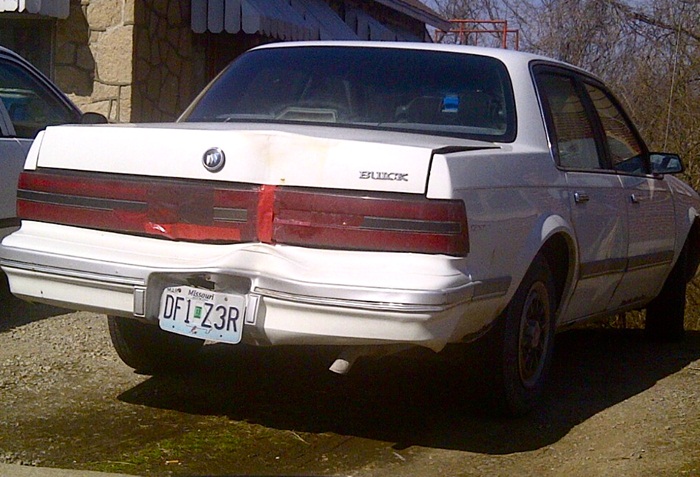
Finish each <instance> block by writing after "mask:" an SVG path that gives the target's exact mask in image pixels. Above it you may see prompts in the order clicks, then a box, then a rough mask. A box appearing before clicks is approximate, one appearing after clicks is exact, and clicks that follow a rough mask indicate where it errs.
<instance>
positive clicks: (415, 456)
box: [0, 300, 700, 477]
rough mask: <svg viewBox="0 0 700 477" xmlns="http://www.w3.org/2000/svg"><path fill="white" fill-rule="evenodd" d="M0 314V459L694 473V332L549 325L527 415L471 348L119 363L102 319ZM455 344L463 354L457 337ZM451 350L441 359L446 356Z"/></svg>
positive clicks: (361, 470)
mask: <svg viewBox="0 0 700 477" xmlns="http://www.w3.org/2000/svg"><path fill="white" fill-rule="evenodd" d="M2 310H3V311H2V312H0V396H1V397H0V402H1V403H2V411H1V412H0V463H22V464H26V465H41V466H49V467H61V468H67V469H92V470H109V471H114V472H121V473H126V474H133V475H143V476H146V475H148V476H150V475H153V476H169V475H217V474H219V475H221V474H229V475H230V474H257V475H261V474H266V475H274V474H294V475H309V474H311V475H319V474H333V475H353V476H355V475H357V476H368V477H380V476H381V477H384V476H387V477H388V476H392V477H400V476H409V475H410V476H415V475H419V476H433V475H434V476H442V475H450V476H483V475H491V476H499V475H503V476H514V475H518V476H520V475H524V476H530V475H531V476H548V475H552V476H559V475H566V476H579V475H580V476H596V475H610V476H627V475H629V476H646V475H648V476H659V475H662V476H663V475H669V476H671V475H673V476H676V475H700V444H699V442H700V402H699V397H700V396H699V394H698V389H699V388H700V333H698V332H691V333H690V336H689V337H688V339H687V340H686V342H684V343H683V344H678V345H662V344H651V343H647V342H646V341H644V339H643V337H642V336H641V333H640V332H639V330H611V329H607V330H605V329H595V330H577V331H572V332H567V333H564V334H561V335H559V336H558V338H557V339H558V343H557V348H556V351H555V365H554V369H553V377H552V382H551V386H550V389H549V391H548V394H547V397H546V399H545V401H543V403H542V406H541V407H540V408H539V410H538V411H537V412H535V413H534V414H532V415H531V416H528V417H527V418H522V419H518V420H500V419H496V418H493V417H489V416H488V415H485V414H484V413H483V412H481V411H480V409H479V407H480V401H479V400H478V399H477V395H478V392H477V391H476V390H477V389H478V387H479V386H478V384H479V381H478V378H477V377H476V375H475V374H474V373H471V372H470V368H471V367H473V366H474V364H473V363H474V362H476V361H477V360H476V358H477V357H475V356H473V355H470V354H469V353H464V352H460V353H459V354H460V356H461V357H460V358H458V359H457V358H455V359H448V357H447V356H444V357H443V356H430V357H429V359H423V358H425V357H426V356H428V355H420V356H407V357H404V358H402V359H398V358H387V359H384V360H379V361H371V360H368V361H363V362H360V363H358V364H357V365H356V367H355V368H354V369H353V372H352V373H351V374H350V375H349V376H345V377H341V376H335V375H333V374H332V373H329V372H327V371H325V365H326V364H327V363H326V361H327V359H328V357H327V356H325V355H324V354H323V353H320V354H319V353H313V354H312V353H310V352H307V351H305V350H292V349H286V350H255V349H248V348H244V347H230V346H221V345H208V346H206V347H205V351H204V354H203V357H202V359H201V362H199V363H197V364H196V365H193V367H192V368H191V370H190V372H189V373H188V374H186V375H180V376H165V377H149V376H142V375H138V374H135V373H134V372H133V371H132V370H131V369H129V368H128V367H126V366H125V365H123V364H122V363H121V362H120V361H119V359H118V358H117V356H116V354H115V353H114V351H113V350H112V348H111V345H110V343H109V338H108V333H107V324H106V319H105V317H104V316H101V315H97V314H94V313H87V312H80V313H71V312H68V311H64V310H58V309H55V308H51V307H46V306H38V305H35V306H32V305H29V304H26V303H23V302H19V301H17V300H12V301H11V302H9V303H5V304H4V307H3V308H2ZM462 351H463V350H462ZM448 356H452V355H448Z"/></svg>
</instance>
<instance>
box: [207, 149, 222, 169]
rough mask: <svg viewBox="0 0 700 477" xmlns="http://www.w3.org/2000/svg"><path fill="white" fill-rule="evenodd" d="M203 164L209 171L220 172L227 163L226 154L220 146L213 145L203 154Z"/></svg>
mask: <svg viewBox="0 0 700 477" xmlns="http://www.w3.org/2000/svg"><path fill="white" fill-rule="evenodd" d="M202 164H204V167H206V168H207V170H208V171H209V172H219V171H220V170H221V169H223V168H224V164H226V155H225V154H224V151H222V150H221V149H219V148H218V147H212V148H211V149H209V150H208V151H207V152H205V153H204V156H202Z"/></svg>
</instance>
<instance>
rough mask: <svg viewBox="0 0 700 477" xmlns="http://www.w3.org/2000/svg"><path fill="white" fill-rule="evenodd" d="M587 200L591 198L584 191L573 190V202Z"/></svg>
mask: <svg viewBox="0 0 700 477" xmlns="http://www.w3.org/2000/svg"><path fill="white" fill-rule="evenodd" d="M589 200H591V198H590V196H589V195H588V194H586V193H585V192H574V202H576V203H577V204H583V203H585V202H588V201H589Z"/></svg>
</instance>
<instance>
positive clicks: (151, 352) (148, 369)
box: [108, 316, 204, 374]
mask: <svg viewBox="0 0 700 477" xmlns="http://www.w3.org/2000/svg"><path fill="white" fill-rule="evenodd" d="M108 323H109V336H110V337H111V338H112V345H114V349H115V350H116V351H117V354H118V355H119V357H120V358H121V360H122V361H124V363H125V364H126V365H127V366H130V367H132V368H134V369H135V370H136V371H137V372H139V373H142V374H159V373H168V372H175V371H182V370H184V369H186V368H188V367H189V366H191V365H192V362H193V360H194V359H196V355H197V354H198V352H199V350H200V349H201V347H202V345H203V344H204V340H200V339H196V338H189V337H187V336H181V335H177V334H174V333H169V332H167V331H163V330H161V329H160V328H159V327H158V325H151V324H148V323H144V322H141V321H138V320H135V319H132V318H124V317H121V316H110V317H108Z"/></svg>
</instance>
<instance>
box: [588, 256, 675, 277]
mask: <svg viewBox="0 0 700 477" xmlns="http://www.w3.org/2000/svg"><path fill="white" fill-rule="evenodd" d="M673 257H674V252H673V250H664V251H661V252H653V253H646V254H643V255H635V256H634V257H629V258H609V259H606V260H598V261H595V262H587V263H582V264H581V266H580V268H579V280H585V279H586V278H593V277H598V276H601V275H609V274H612V273H626V272H631V271H635V270H641V269H644V268H652V267H660V266H663V265H669V264H670V263H672V262H673Z"/></svg>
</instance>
